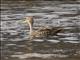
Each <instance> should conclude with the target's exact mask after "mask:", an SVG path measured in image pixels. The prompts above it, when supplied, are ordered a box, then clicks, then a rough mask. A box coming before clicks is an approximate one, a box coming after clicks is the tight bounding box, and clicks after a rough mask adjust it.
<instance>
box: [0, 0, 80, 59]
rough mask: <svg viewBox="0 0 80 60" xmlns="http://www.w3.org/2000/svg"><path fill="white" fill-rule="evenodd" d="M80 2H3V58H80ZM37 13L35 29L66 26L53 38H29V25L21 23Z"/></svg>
mask: <svg viewBox="0 0 80 60" xmlns="http://www.w3.org/2000/svg"><path fill="white" fill-rule="evenodd" d="M79 11H80V2H79V1H75V2H74V1H70V2H65V1H63V2H61V1H4V0H3V1H1V42H2V44H1V47H0V49H1V50H2V51H1V52H2V56H1V57H2V60H23V59H24V60H26V59H27V60H45V59H46V60H53V59H54V60H60V59H61V60H62V59H63V60H64V59H66V60H79V59H80V48H79V47H80V13H79ZM25 16H34V17H35V18H34V21H35V23H34V28H35V29H37V28H40V27H42V26H44V25H45V26H46V25H48V26H62V27H64V32H62V33H58V36H54V37H53V38H52V39H47V40H46V41H45V40H44V39H33V41H29V27H28V25H27V24H26V25H25V24H22V23H19V21H21V20H22V19H24V17H25Z"/></svg>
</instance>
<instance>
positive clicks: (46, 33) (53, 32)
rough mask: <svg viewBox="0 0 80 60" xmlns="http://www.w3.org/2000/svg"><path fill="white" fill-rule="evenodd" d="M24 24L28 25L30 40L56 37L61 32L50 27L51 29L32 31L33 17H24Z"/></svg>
mask: <svg viewBox="0 0 80 60" xmlns="http://www.w3.org/2000/svg"><path fill="white" fill-rule="evenodd" d="M24 23H28V24H29V27H30V37H31V38H43V37H50V36H53V35H56V34H57V33H58V32H61V31H62V30H63V29H62V28H60V27H52V28H46V27H43V28H41V29H38V30H33V17H26V20H25V21H24Z"/></svg>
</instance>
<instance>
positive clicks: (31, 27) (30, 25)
mask: <svg viewBox="0 0 80 60" xmlns="http://www.w3.org/2000/svg"><path fill="white" fill-rule="evenodd" d="M29 27H30V33H29V34H30V35H31V34H32V31H33V26H32V24H30V23H29Z"/></svg>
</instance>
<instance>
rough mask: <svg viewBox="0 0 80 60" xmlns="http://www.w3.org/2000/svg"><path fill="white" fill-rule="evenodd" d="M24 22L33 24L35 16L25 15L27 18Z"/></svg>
mask: <svg viewBox="0 0 80 60" xmlns="http://www.w3.org/2000/svg"><path fill="white" fill-rule="evenodd" d="M23 23H28V24H29V25H30V24H31V25H33V16H27V17H25V19H24V20H23Z"/></svg>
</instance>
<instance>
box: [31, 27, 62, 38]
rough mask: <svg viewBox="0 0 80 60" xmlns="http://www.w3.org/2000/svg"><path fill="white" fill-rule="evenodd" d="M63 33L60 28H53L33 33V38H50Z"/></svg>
mask: <svg viewBox="0 0 80 60" xmlns="http://www.w3.org/2000/svg"><path fill="white" fill-rule="evenodd" d="M61 31H63V29H62V28H59V27H52V28H43V29H42V28H41V29H39V30H36V31H33V32H32V36H33V37H49V36H53V35H56V34H57V33H59V32H61Z"/></svg>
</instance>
